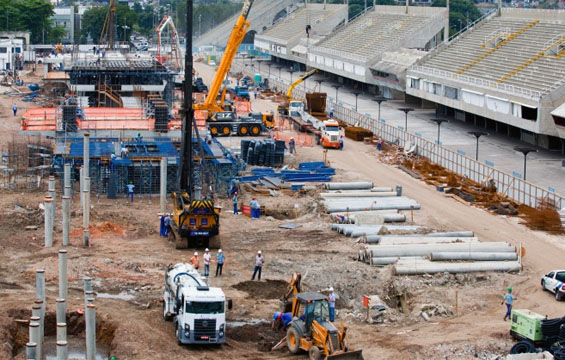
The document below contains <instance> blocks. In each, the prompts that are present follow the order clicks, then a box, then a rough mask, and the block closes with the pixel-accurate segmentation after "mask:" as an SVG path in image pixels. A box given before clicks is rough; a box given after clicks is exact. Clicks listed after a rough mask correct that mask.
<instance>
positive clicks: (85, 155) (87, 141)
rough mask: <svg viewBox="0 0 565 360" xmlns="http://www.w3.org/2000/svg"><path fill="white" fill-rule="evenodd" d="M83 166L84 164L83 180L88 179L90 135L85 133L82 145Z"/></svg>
mask: <svg viewBox="0 0 565 360" xmlns="http://www.w3.org/2000/svg"><path fill="white" fill-rule="evenodd" d="M83 146H84V149H83V152H82V154H83V160H82V162H83V164H84V172H83V175H84V177H85V178H87V177H90V134H89V133H87V132H85V133H84V143H83Z"/></svg>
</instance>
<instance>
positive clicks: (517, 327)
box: [510, 309, 545, 344]
mask: <svg viewBox="0 0 565 360" xmlns="http://www.w3.org/2000/svg"><path fill="white" fill-rule="evenodd" d="M544 319H545V316H542V315H540V314H536V313H535V312H532V311H530V310H527V309H521V310H512V315H511V316H510V335H512V337H514V338H515V339H519V340H530V341H533V342H534V344H535V343H537V342H543V336H542V333H541V321H542V320H544Z"/></svg>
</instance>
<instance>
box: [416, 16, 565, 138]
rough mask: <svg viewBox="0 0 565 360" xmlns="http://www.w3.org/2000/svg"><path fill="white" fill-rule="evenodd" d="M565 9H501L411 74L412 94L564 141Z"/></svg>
mask: <svg viewBox="0 0 565 360" xmlns="http://www.w3.org/2000/svg"><path fill="white" fill-rule="evenodd" d="M564 55H565V11H557V10H537V9H510V8H508V9H507V8H503V9H502V11H501V14H500V15H496V16H492V17H489V18H486V19H485V20H483V21H482V22H480V23H479V24H477V25H476V26H475V27H474V28H472V29H471V30H469V31H467V32H465V33H463V34H462V35H461V36H459V37H458V38H456V39H455V40H453V41H452V42H451V43H450V44H449V45H446V46H440V47H439V48H437V49H436V50H434V51H432V52H431V53H430V54H429V55H427V56H426V57H424V58H423V59H421V60H420V61H418V63H417V64H414V65H413V66H412V67H411V68H410V69H409V70H408V72H407V82H408V84H407V87H406V94H407V95H409V96H412V97H416V98H419V99H424V100H427V101H429V102H433V103H435V104H439V107H441V109H438V110H439V111H441V112H444V113H445V114H446V115H448V116H453V117H454V118H455V119H457V120H461V121H466V122H469V123H473V124H474V125H476V126H479V127H485V128H487V129H489V130H490V131H495V132H499V133H503V134H505V135H509V136H512V137H516V138H519V139H520V140H522V141H525V142H527V143H530V144H532V145H537V146H540V147H543V148H548V149H561V148H562V147H563V146H565V144H564V143H563V142H562V141H560V139H565V56H564Z"/></svg>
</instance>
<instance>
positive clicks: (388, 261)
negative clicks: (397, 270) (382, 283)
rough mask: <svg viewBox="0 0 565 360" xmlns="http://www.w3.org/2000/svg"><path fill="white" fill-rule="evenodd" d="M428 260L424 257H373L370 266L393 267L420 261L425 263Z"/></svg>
mask: <svg viewBox="0 0 565 360" xmlns="http://www.w3.org/2000/svg"><path fill="white" fill-rule="evenodd" d="M425 260H426V259H425V258H424V257H421V256H416V257H404V258H403V257H397V256H390V257H371V258H370V259H369V265H375V266H383V265H393V264H397V263H399V262H403V261H404V262H410V263H413V262H419V261H425Z"/></svg>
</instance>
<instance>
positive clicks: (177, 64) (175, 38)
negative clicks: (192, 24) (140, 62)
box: [155, 15, 184, 71]
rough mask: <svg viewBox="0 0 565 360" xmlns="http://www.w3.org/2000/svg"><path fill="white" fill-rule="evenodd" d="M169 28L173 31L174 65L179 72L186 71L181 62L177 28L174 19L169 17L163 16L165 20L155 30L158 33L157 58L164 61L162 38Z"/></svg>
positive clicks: (172, 51) (172, 49)
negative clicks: (164, 31)
mask: <svg viewBox="0 0 565 360" xmlns="http://www.w3.org/2000/svg"><path fill="white" fill-rule="evenodd" d="M167 27H169V28H170V29H171V40H172V42H171V55H172V57H173V60H174V65H175V67H176V69H177V70H180V71H184V64H183V62H182V61H181V56H180V49H181V47H180V41H179V36H178V33H177V28H176V27H175V23H174V22H173V18H172V17H170V16H168V15H165V16H163V19H162V20H161V22H160V23H159V25H158V26H157V29H156V30H155V31H156V32H157V58H158V59H159V61H163V56H161V36H162V34H163V30H165V29H166V28H167Z"/></svg>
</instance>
